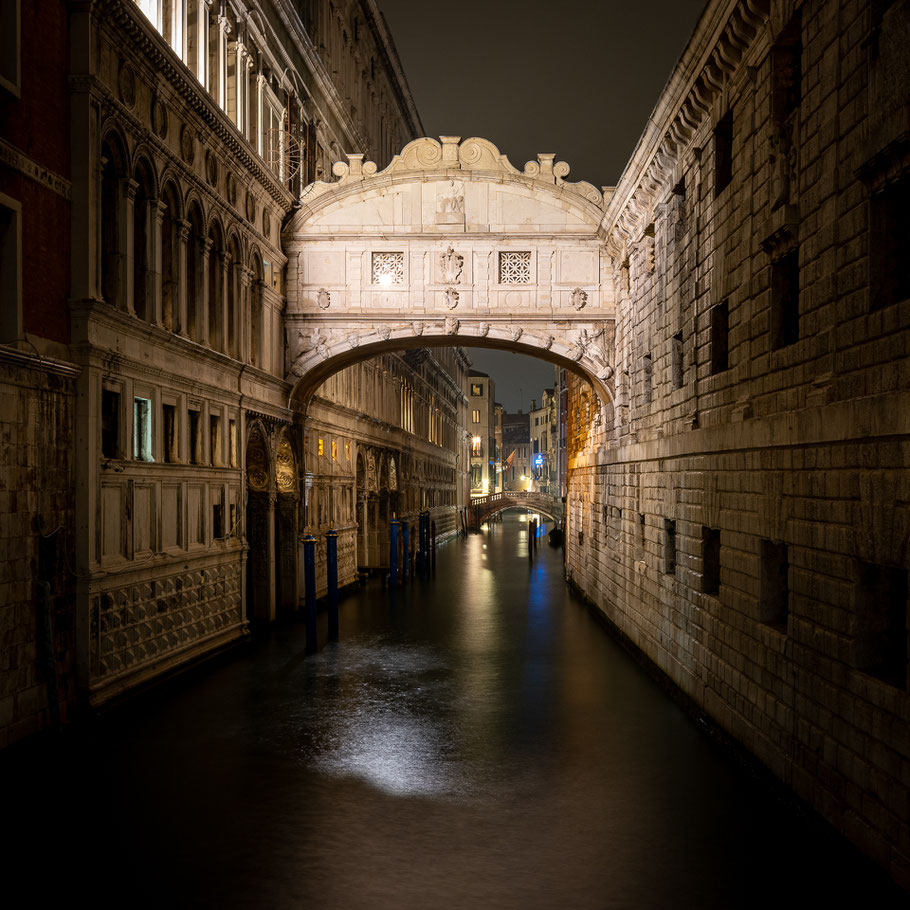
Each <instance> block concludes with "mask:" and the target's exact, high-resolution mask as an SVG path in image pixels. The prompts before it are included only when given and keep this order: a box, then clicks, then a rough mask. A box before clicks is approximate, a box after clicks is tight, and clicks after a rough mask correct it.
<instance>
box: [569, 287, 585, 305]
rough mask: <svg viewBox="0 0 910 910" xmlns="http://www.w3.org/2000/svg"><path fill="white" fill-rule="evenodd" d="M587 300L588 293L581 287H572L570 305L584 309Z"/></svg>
mask: <svg viewBox="0 0 910 910" xmlns="http://www.w3.org/2000/svg"><path fill="white" fill-rule="evenodd" d="M587 302H588V295H587V293H586V292H585V291H583V290H582V289H581V288H574V289H573V290H572V306H573V307H575V309H576V310H581V309H584V307H585V304H587Z"/></svg>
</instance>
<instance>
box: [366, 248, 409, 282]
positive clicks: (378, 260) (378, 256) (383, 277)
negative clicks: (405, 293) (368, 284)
mask: <svg viewBox="0 0 910 910" xmlns="http://www.w3.org/2000/svg"><path fill="white" fill-rule="evenodd" d="M373 284H381V285H383V286H386V287H387V286H388V285H390V284H404V253H373Z"/></svg>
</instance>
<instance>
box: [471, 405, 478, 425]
mask: <svg viewBox="0 0 910 910" xmlns="http://www.w3.org/2000/svg"><path fill="white" fill-rule="evenodd" d="M471 414H472V417H471V420H472V421H473V422H474V423H480V410H479V409H478V408H474V410H473V411H472V412H471Z"/></svg>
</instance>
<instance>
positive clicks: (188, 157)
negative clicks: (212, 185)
mask: <svg viewBox="0 0 910 910" xmlns="http://www.w3.org/2000/svg"><path fill="white" fill-rule="evenodd" d="M180 156H181V157H182V158H183V160H184V161H185V162H186V163H187V164H192V163H193V161H194V159H195V158H196V136H195V134H194V133H193V130H192V129H191V128H190V127H188V126H187V125H186V124H184V125H183V127H182V128H181V130H180Z"/></svg>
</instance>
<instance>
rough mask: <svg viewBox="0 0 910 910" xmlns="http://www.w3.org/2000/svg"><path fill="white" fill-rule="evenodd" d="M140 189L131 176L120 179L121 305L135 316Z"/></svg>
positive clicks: (119, 251) (119, 252)
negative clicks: (135, 246)
mask: <svg viewBox="0 0 910 910" xmlns="http://www.w3.org/2000/svg"><path fill="white" fill-rule="evenodd" d="M138 189H139V184H138V183H136V181H135V180H133V179H131V178H130V177H124V178H123V179H122V180H121V181H120V213H121V216H122V217H121V219H120V224H119V225H118V227H119V228H120V238H119V247H120V249H119V250H118V254H119V257H120V305H121V307H122V308H123V309H125V310H126V311H127V313H130V314H131V315H133V316H135V315H136V308H135V306H134V305H133V253H134V251H133V204H134V203H135V201H136V191H137V190H138Z"/></svg>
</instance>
